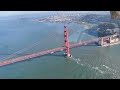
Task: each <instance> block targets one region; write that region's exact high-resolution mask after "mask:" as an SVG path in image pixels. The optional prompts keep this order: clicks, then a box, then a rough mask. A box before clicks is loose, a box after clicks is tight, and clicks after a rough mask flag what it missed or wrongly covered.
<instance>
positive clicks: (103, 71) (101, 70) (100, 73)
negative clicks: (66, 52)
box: [70, 56, 120, 79]
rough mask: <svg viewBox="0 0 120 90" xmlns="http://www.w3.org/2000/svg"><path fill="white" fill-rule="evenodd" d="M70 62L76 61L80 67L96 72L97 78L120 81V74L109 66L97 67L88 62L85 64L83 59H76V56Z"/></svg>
mask: <svg viewBox="0 0 120 90" xmlns="http://www.w3.org/2000/svg"><path fill="white" fill-rule="evenodd" d="M70 60H72V61H75V62H76V63H77V64H78V65H81V66H84V67H87V68H89V69H91V70H93V71H95V72H96V75H97V76H96V78H100V77H102V78H105V79H106V78H108V79H109V78H110V79H120V72H119V71H118V70H116V69H114V68H112V67H109V66H108V65H104V64H101V65H98V66H97V65H96V66H95V65H92V64H89V63H87V62H84V61H83V60H82V59H80V58H76V57H74V56H72V57H71V58H70ZM107 76H108V77H107Z"/></svg>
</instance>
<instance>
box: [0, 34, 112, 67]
mask: <svg viewBox="0 0 120 90" xmlns="http://www.w3.org/2000/svg"><path fill="white" fill-rule="evenodd" d="M108 37H110V36H106V37H103V38H108ZM100 39H101V38H97V39H93V40H88V41H84V42H80V43H77V44H71V45H70V48H73V47H77V46H81V45H86V44H88V43H92V42H96V41H99V40H100ZM63 50H65V47H59V48H54V49H50V50H46V51H42V52H38V53H34V54H30V55H26V56H21V57H18V58H14V59H9V60H5V61H1V62H0V66H5V65H9V64H13V63H16V62H20V61H24V60H27V59H31V58H35V57H38V56H43V55H46V54H49V53H52V52H54V53H55V52H58V51H63Z"/></svg>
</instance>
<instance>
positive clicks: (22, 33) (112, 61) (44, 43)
mask: <svg viewBox="0 0 120 90" xmlns="http://www.w3.org/2000/svg"><path fill="white" fill-rule="evenodd" d="M67 26H68V27H69V28H72V29H73V30H74V33H73V34H72V35H71V36H70V37H69V41H70V42H74V43H76V41H77V38H78V36H79V33H78V32H77V30H79V32H82V31H84V29H83V28H81V26H80V25H78V24H73V23H72V24H67ZM63 30H64V24H62V23H40V22H36V21H32V20H26V19H25V20H23V19H22V20H21V19H19V18H18V19H7V18H6V19H5V20H4V19H0V61H4V60H7V59H10V58H15V57H19V56H24V55H28V54H32V53H36V52H39V51H43V50H47V49H52V48H56V47H60V46H63V45H64V35H63ZM93 38H95V37H94V36H91V35H88V34H86V33H84V34H83V35H82V37H81V39H80V41H85V40H89V39H93ZM70 52H71V54H72V56H73V57H72V58H70V59H67V58H65V57H64V56H63V53H64V51H62V52H57V53H54V54H48V55H45V56H41V57H37V58H33V59H29V60H26V61H23V62H18V63H14V64H11V65H8V66H4V67H0V78H1V79H118V78H120V55H119V52H120V45H119V44H118V45H114V46H109V47H103V48H102V47H97V46H96V45H94V44H91V45H86V46H80V47H76V48H72V49H71V50H70ZM13 53H14V54H13ZM11 54H13V55H11ZM10 55H11V56H10Z"/></svg>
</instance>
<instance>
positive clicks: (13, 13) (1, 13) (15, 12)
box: [0, 11, 50, 16]
mask: <svg viewBox="0 0 120 90" xmlns="http://www.w3.org/2000/svg"><path fill="white" fill-rule="evenodd" d="M47 12H50V11H0V16H12V15H21V14H32V13H47Z"/></svg>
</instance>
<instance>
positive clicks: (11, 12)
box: [0, 11, 104, 16]
mask: <svg viewBox="0 0 120 90" xmlns="http://www.w3.org/2000/svg"><path fill="white" fill-rule="evenodd" d="M48 12H55V11H0V16H12V15H22V14H32V13H48ZM57 12H59V11H57ZM62 12H63V11H62ZM67 12H81V13H86V12H89V13H91V12H96V13H102V12H104V11H102V12H101V11H67Z"/></svg>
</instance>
